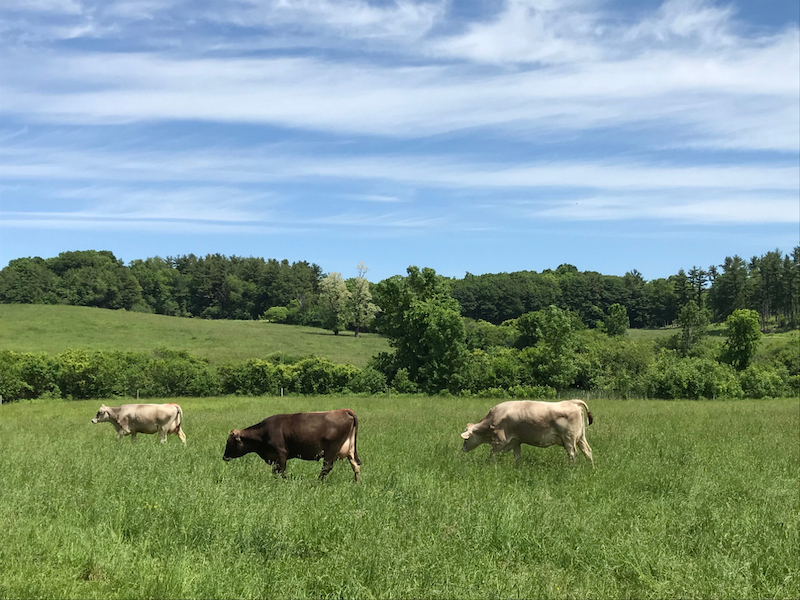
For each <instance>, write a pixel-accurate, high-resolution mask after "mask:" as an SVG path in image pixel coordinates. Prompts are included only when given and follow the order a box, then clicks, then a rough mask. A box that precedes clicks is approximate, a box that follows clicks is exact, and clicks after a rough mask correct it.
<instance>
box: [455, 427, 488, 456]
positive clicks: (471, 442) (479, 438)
mask: <svg viewBox="0 0 800 600" xmlns="http://www.w3.org/2000/svg"><path fill="white" fill-rule="evenodd" d="M461 437H462V438H464V445H463V446H462V447H461V450H463V451H464V452H469V451H470V450H474V449H475V448H477V447H478V446H480V445H481V444H486V443H488V442H489V439H488V438H485V437H484V435H483V431H482V430H481V429H480V428H479V427H478V425H475V424H474V423H467V428H466V429H465V430H464V433H462V434H461Z"/></svg>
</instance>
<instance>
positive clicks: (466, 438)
mask: <svg viewBox="0 0 800 600" xmlns="http://www.w3.org/2000/svg"><path fill="white" fill-rule="evenodd" d="M461 437H462V438H464V439H465V440H468V439H469V431H465V432H464V433H462V434H461Z"/></svg>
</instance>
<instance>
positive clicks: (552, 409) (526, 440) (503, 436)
mask: <svg viewBox="0 0 800 600" xmlns="http://www.w3.org/2000/svg"><path fill="white" fill-rule="evenodd" d="M584 409H585V410H586V418H587V420H588V421H589V425H591V424H592V420H593V419H592V413H590V412H589V407H588V406H586V403H585V402H584V401H583V400H578V399H575V400H563V401H561V402H540V401H536V400H511V401H509V402H501V403H500V404H498V405H496V406H494V407H493V408H492V409H491V410H490V411H489V414H487V415H486V416H485V417H484V418H483V419H482V420H481V422H480V423H477V424H472V423H469V424H467V429H466V430H465V431H464V433H462V434H461V437H462V438H463V439H464V445H463V447H462V450H463V451H464V452H469V451H470V450H474V449H475V448H477V447H478V446H480V445H481V444H491V445H492V451H491V456H495V454H496V453H497V452H508V451H509V450H513V451H514V458H515V459H516V460H517V462H519V459H520V457H521V456H522V452H521V450H520V445H521V444H530V445H531V446H539V447H540V448H546V447H548V446H553V445H558V446H563V447H564V449H565V450H566V451H567V456H569V460H570V462H573V463H574V462H575V456H576V455H577V452H576V450H575V446H576V445H577V447H578V448H579V449H580V451H581V452H583V454H584V456H586V458H588V459H589V462H591V463H592V466H594V460H593V459H592V449H591V448H590V447H589V443H588V442H587V441H586V427H585V425H584V421H583V410H584Z"/></svg>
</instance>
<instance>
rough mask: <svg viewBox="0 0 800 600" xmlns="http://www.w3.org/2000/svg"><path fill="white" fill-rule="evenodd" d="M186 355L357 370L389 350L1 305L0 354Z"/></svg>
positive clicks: (231, 324)
mask: <svg viewBox="0 0 800 600" xmlns="http://www.w3.org/2000/svg"><path fill="white" fill-rule="evenodd" d="M159 346H165V347H167V348H169V349H172V350H187V351H188V352H189V353H190V354H193V355H195V356H199V357H202V358H207V359H208V360H209V361H211V362H212V363H214V364H219V363H222V362H226V361H239V360H245V359H248V358H260V357H264V356H266V355H267V354H271V353H272V352H278V351H280V352H286V353H288V354H291V355H298V356H307V355H310V354H316V355H317V356H322V357H326V358H329V359H330V360H332V361H334V362H338V363H350V364H353V365H356V366H359V367H363V366H364V365H366V364H367V361H368V360H369V359H370V357H372V356H374V355H375V354H377V353H378V352H381V351H384V350H388V349H389V344H388V342H387V341H386V339H385V338H382V337H380V336H378V335H374V334H361V335H360V336H359V337H358V338H355V337H354V336H353V334H352V332H349V331H345V332H341V333H340V334H339V335H338V336H335V335H333V334H332V333H331V332H330V331H326V330H324V329H317V328H314V327H298V326H294V325H279V324H277V323H266V322H263V321H210V320H203V319H186V318H180V317H166V316H163V315H149V314H142V313H135V312H125V311H116V310H106V309H100V308H87V307H82V306H50V305H32V304H0V349H2V350H14V351H17V352H47V353H49V354H58V353H59V352H63V351H64V350H67V349H69V348H89V349H93V350H131V351H145V352H150V351H152V350H154V349H155V348H157V347H159Z"/></svg>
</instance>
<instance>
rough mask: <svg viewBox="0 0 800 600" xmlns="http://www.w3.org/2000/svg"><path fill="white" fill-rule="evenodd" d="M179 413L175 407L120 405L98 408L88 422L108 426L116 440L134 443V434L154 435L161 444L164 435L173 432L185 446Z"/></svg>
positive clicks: (166, 405) (184, 436)
mask: <svg viewBox="0 0 800 600" xmlns="http://www.w3.org/2000/svg"><path fill="white" fill-rule="evenodd" d="M182 420H183V411H182V410H181V407H180V406H178V405H177V404H123V405H122V406H106V405H105V404H101V405H100V410H98V411H97V414H96V415H95V416H94V419H92V423H111V424H112V425H113V426H114V429H116V431H117V441H120V439H122V437H123V436H126V435H129V436H131V442H135V441H136V434H137V433H156V432H158V436H159V438H160V440H161V443H162V444H164V443H166V441H167V435H168V434H170V433H174V434H175V435H177V436H178V437H179V438H180V440H181V441H182V442H183V444H184V446H185V445H186V435H184V433H183V430H182V429H181V421H182Z"/></svg>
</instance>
